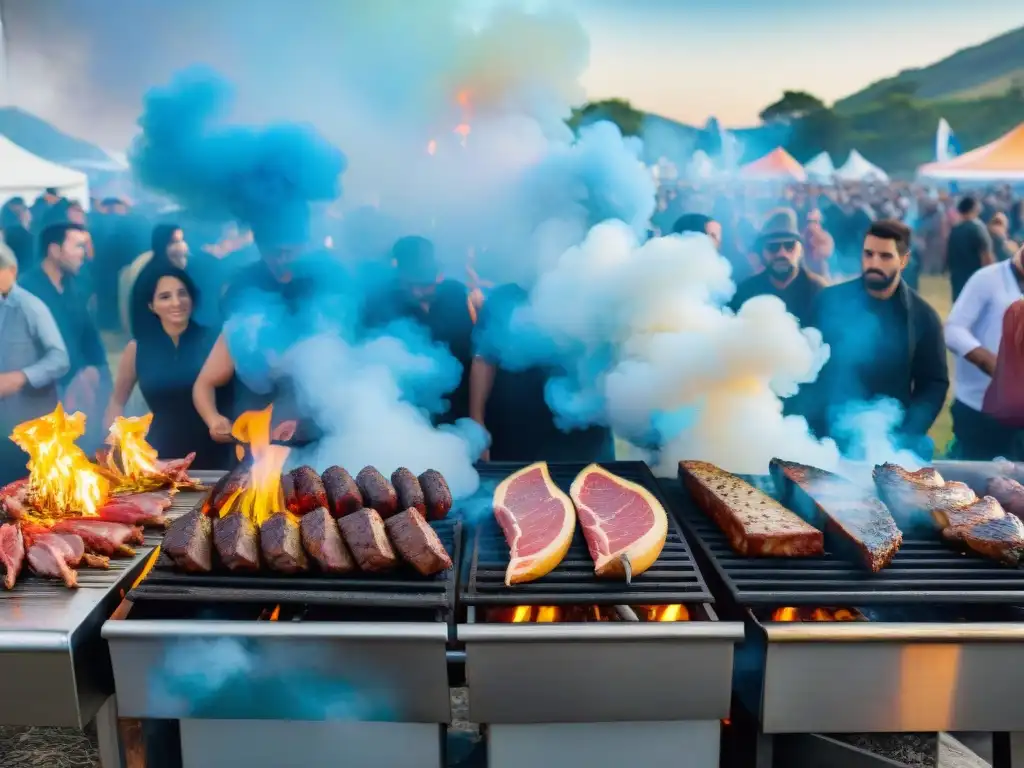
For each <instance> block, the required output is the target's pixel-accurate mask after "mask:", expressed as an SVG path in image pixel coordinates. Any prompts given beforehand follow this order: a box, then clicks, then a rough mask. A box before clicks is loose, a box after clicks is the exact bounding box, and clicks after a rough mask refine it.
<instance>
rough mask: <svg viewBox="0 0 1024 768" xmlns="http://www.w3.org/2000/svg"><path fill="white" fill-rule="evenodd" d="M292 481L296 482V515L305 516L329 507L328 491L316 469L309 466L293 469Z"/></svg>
mask: <svg viewBox="0 0 1024 768" xmlns="http://www.w3.org/2000/svg"><path fill="white" fill-rule="evenodd" d="M292 480H293V481H294V482H295V505H296V507H297V512H296V514H299V515H304V514H306V513H307V512H312V511H313V510H314V509H320V508H321V507H326V506H327V491H325V490H324V484H323V481H322V480H321V479H320V475H318V474H317V471H316V470H315V469H313V468H312V467H309V466H303V467H299V468H298V469H293V470H292Z"/></svg>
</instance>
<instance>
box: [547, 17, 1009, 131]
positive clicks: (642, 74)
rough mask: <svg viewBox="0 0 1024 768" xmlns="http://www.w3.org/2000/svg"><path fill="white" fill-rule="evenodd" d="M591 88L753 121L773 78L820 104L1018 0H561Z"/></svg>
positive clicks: (676, 110) (991, 24)
mask: <svg viewBox="0 0 1024 768" xmlns="http://www.w3.org/2000/svg"><path fill="white" fill-rule="evenodd" d="M567 1H569V2H573V3H574V5H575V6H576V7H577V8H578V13H579V16H580V18H581V20H582V21H583V23H584V26H585V27H586V29H587V31H588V32H589V33H590V40H591V64H590V69H589V71H588V72H587V74H586V76H585V78H584V85H585V86H586V89H587V94H588V96H589V97H590V98H592V99H599V98H607V97H622V98H627V99H629V100H630V101H631V102H632V103H633V104H634V106H636V107H637V108H639V109H642V110H645V111H650V112H655V113H658V114H662V115H664V116H666V117H671V118H675V119H677V120H681V121H684V122H687V123H691V124H697V125H702V124H704V122H706V120H707V118H708V117H709V116H711V115H714V116H716V117H718V118H719V120H721V121H722V122H723V123H724V124H725V125H729V126H744V125H756V124H757V123H758V119H757V114H758V112H760V111H761V109H763V108H764V107H765V106H767V105H768V104H770V103H772V102H773V101H775V100H776V99H778V98H779V97H780V96H781V95H782V91H783V89H788V90H805V91H809V92H810V93H813V94H815V95H816V96H818V97H819V98H821V99H823V100H825V101H826V102H828V103H831V102H832V101H834V100H835V99H837V98H841V97H843V96H847V95H849V94H851V93H853V92H855V91H858V90H860V89H861V88H863V87H864V86H865V85H868V84H869V83H872V82H874V81H875V80H878V79H881V78H883V77H888V76H891V75H894V74H896V73H897V72H899V71H900V70H902V69H907V68H911V67H920V66H924V65H927V64H931V63H933V62H935V61H938V60H940V59H943V58H945V57H946V56H948V55H949V54H951V53H953V52H954V51H956V50H959V49H961V48H965V47H968V46H971V45H976V44H978V43H981V42H984V41H985V40H988V39H989V38H992V37H995V36H997V35H999V34H1001V33H1003V32H1007V31H1009V30H1011V29H1014V28H1016V27H1020V26H1024V2H1021V0H975V2H973V3H967V2H965V1H964V0H832V1H831V2H829V0H821V1H818V2H809V1H808V0H567Z"/></svg>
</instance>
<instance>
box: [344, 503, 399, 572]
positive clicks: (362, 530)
mask: <svg viewBox="0 0 1024 768" xmlns="http://www.w3.org/2000/svg"><path fill="white" fill-rule="evenodd" d="M338 527H339V528H340V529H341V536H342V538H343V539H345V543H346V544H348V548H349V550H350V551H351V552H352V554H353V556H354V557H355V559H356V562H357V563H358V564H359V567H360V568H361V569H362V570H364V571H367V572H369V573H383V572H385V571H390V570H391V569H392V568H394V567H395V565H396V564H397V563H398V557H397V556H396V555H395V550H394V549H393V548H392V546H391V542H390V541H388V535H387V531H386V529H385V528H384V520H383V519H382V518H381V516H380V514H379V513H378V512H377V510H375V509H360V510H359V511H358V512H356V513H354V514H351V515H346V516H345V517H342V518H340V519H339V520H338Z"/></svg>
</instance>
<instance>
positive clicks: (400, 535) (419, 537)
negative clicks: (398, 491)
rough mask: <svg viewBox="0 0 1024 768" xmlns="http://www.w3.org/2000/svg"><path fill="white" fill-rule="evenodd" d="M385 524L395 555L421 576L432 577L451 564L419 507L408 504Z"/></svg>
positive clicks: (442, 545) (446, 551) (435, 533)
mask: <svg viewBox="0 0 1024 768" xmlns="http://www.w3.org/2000/svg"><path fill="white" fill-rule="evenodd" d="M410 474H411V473H410ZM384 526H385V527H386V528H387V532H388V536H389V537H390V538H391V543H392V544H393V545H394V547H395V549H396V550H398V554H399V555H401V556H402V559H403V560H405V562H407V563H408V564H409V565H411V566H412V567H413V568H415V569H416V570H417V571H418V572H419V573H420V575H421V576H433V575H434V574H436V573H440V572H441V571H445V570H447V569H449V568H451V567H452V559H451V557H450V556H449V555H448V550H446V549H445V548H444V544H442V543H441V539H440V537H439V536H438V535H437V531H435V530H434V529H433V528H431V527H430V523H428V522H427V519H426V518H425V517H423V515H422V514H421V513H420V511H419V510H418V509H415V508H414V507H410V508H409V509H407V510H405V511H404V512H399V513H398V514H397V515H394V516H392V517H389V518H388V519H387V520H386V521H384Z"/></svg>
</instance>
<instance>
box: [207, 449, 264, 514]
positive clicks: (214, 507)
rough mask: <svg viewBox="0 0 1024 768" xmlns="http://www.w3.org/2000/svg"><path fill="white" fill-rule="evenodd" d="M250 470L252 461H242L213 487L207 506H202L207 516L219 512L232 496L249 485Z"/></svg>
mask: <svg viewBox="0 0 1024 768" xmlns="http://www.w3.org/2000/svg"><path fill="white" fill-rule="evenodd" d="M251 468H252V460H251V459H247V460H246V461H242V462H240V463H239V464H238V466H236V467H235V468H234V469H232V470H231V471H230V472H228V474H227V475H225V476H224V477H223V478H221V481H220V482H218V483H217V485H216V486H214V489H213V491H211V493H210V497H209V499H208V502H209V503H208V504H207V505H204V508H205V509H206V512H207V514H213V513H216V512H219V511H220V509H221V507H223V506H224V505H225V504H226V503H227V502H228V501H229V500H230V499H231V497H232V496H234V495H235V494H236V493H238V492H240V491H244V490H245V489H246V487H247V486H248V484H249V479H250V477H249V470H250V469H251Z"/></svg>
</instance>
